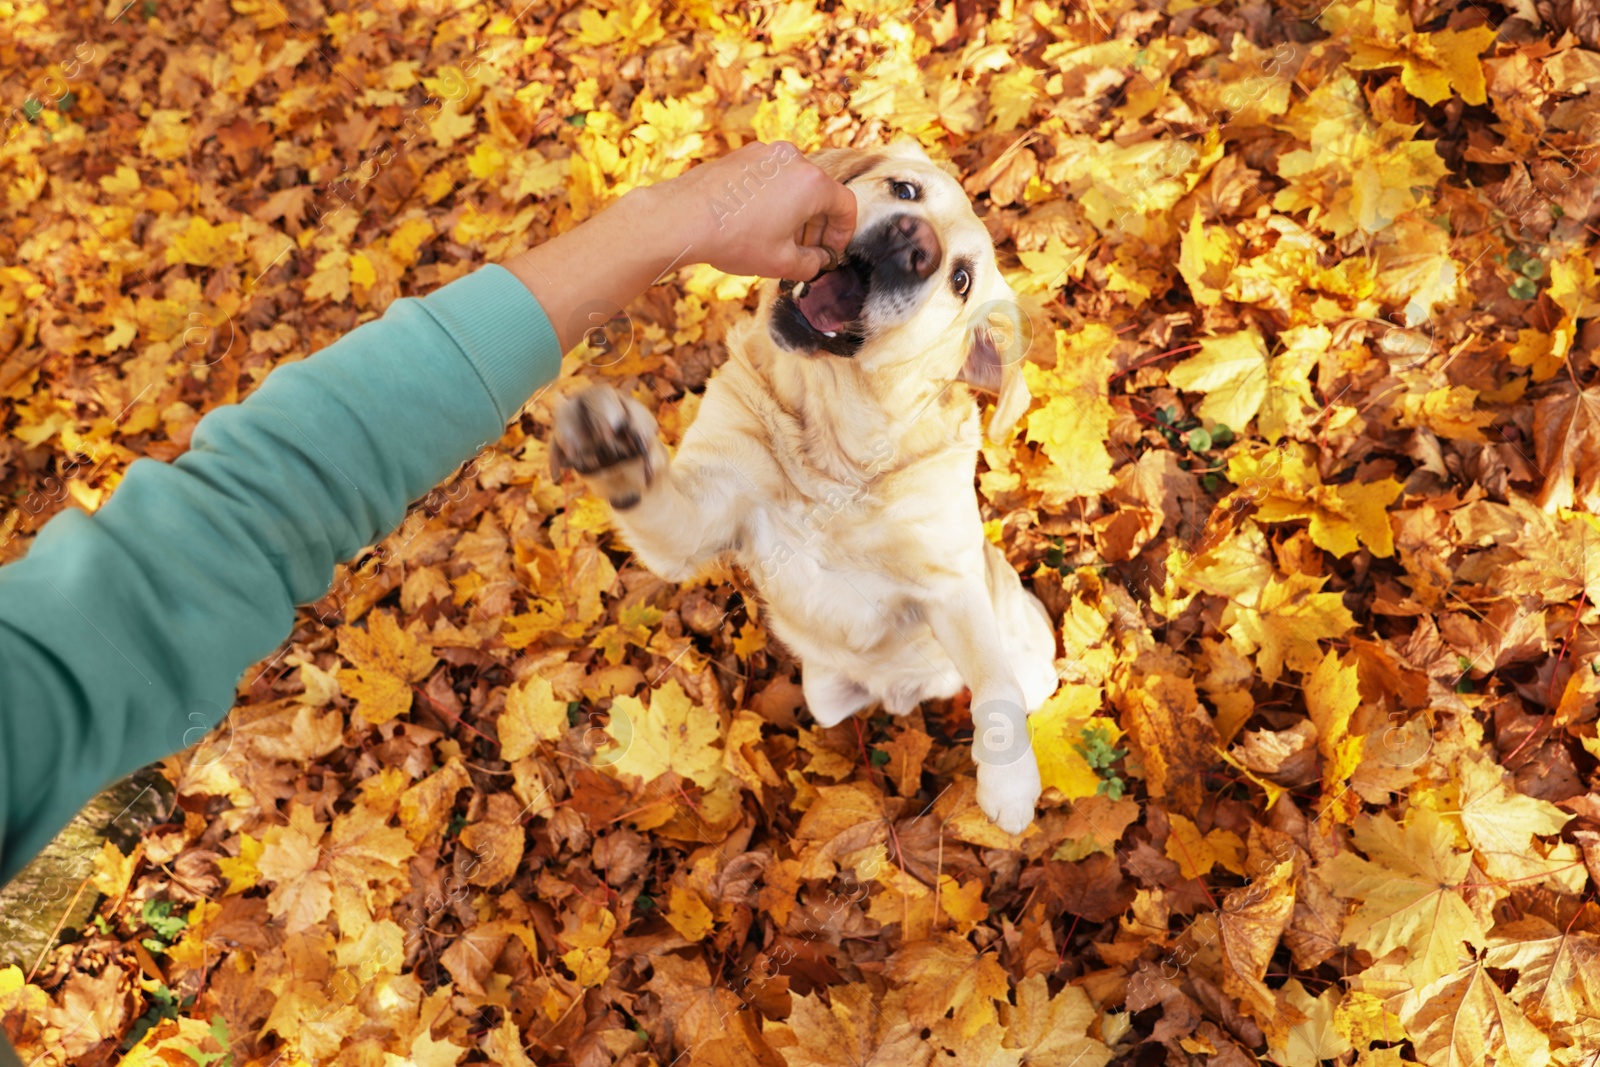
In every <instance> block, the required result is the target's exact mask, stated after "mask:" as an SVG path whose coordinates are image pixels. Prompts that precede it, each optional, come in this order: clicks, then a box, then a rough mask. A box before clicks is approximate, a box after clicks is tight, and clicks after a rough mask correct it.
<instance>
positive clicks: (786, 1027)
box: [765, 985, 938, 1067]
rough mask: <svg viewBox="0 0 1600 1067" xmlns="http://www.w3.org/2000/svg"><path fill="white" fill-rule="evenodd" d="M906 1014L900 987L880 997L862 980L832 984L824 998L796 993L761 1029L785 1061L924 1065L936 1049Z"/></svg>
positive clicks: (805, 1065) (812, 1065) (793, 1066)
mask: <svg viewBox="0 0 1600 1067" xmlns="http://www.w3.org/2000/svg"><path fill="white" fill-rule="evenodd" d="M909 1015H910V1013H909V1010H908V1005H907V997H906V994H904V993H903V992H901V991H898V990H896V991H894V992H891V993H890V994H889V995H888V996H886V997H884V998H882V1001H881V1002H880V1001H879V999H878V998H877V997H875V996H874V995H873V993H872V991H871V990H870V989H868V988H867V987H866V986H864V985H836V986H833V987H832V988H831V989H830V990H829V994H828V1003H827V1004H824V1003H823V1002H822V999H821V998H820V997H817V996H804V997H796V998H795V1000H794V1011H793V1013H792V1014H791V1015H790V1016H789V1018H788V1019H786V1020H784V1021H783V1022H781V1023H770V1022H769V1023H767V1024H766V1026H765V1031H766V1033H767V1035H768V1036H769V1037H770V1038H771V1039H772V1041H773V1044H774V1046H775V1047H776V1048H777V1049H778V1051H779V1053H780V1054H781V1055H782V1056H783V1060H784V1062H785V1063H786V1064H788V1065H789V1067H838V1065H839V1064H840V1063H841V1062H844V1063H853V1064H856V1065H857V1067H927V1064H929V1063H932V1062H933V1057H934V1055H935V1053H936V1052H937V1051H938V1050H937V1049H935V1048H934V1046H933V1045H931V1044H929V1043H928V1042H927V1041H925V1040H923V1038H922V1037H921V1029H922V1027H921V1026H920V1025H918V1024H915V1023H913V1022H912V1021H911V1019H910V1017H909Z"/></svg>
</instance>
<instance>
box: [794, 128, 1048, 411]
mask: <svg viewBox="0 0 1600 1067" xmlns="http://www.w3.org/2000/svg"><path fill="white" fill-rule="evenodd" d="M811 159H812V162H814V163H816V164H817V165H818V166H820V167H821V168H822V169H823V170H824V171H826V172H827V173H828V174H829V175H830V176H831V177H833V178H834V179H835V180H837V181H840V182H842V183H844V184H845V185H846V186H847V187H848V188H849V189H850V190H851V191H852V192H853V193H855V196H856V203H857V213H856V220H857V221H856V232H855V236H854V237H853V238H852V239H851V241H850V245H849V247H848V249H847V250H846V254H845V258H844V261H843V263H842V264H841V265H840V267H839V268H838V269H837V270H834V271H832V272H829V273H827V274H824V275H822V276H821V277H820V278H818V279H816V280H815V281H813V282H811V283H809V284H804V285H800V286H796V284H795V283H793V282H789V281H784V282H780V283H778V284H777V285H776V286H775V287H773V288H772V289H771V290H770V291H769V298H770V303H769V305H768V311H769V316H768V328H769V330H770V331H771V334H772V338H773V340H774V341H775V342H776V343H777V344H778V345H779V346H781V347H782V348H785V349H787V350H789V351H792V352H797V353H800V354H802V355H804V356H815V357H823V358H826V357H837V358H845V359H853V360H855V361H857V362H858V363H859V364H860V365H861V367H862V369H863V370H866V371H868V372H870V373H878V372H887V373H900V372H903V373H907V374H919V375H923V376H924V377H926V378H928V379H929V380H931V381H935V382H948V381H951V380H959V381H964V382H966V383H968V384H969V385H972V386H973V387H975V388H978V389H983V390H986V391H988V392H992V393H995V394H997V397H998V399H997V400H996V404H995V411H994V414H993V416H992V417H991V419H990V422H989V436H990V437H991V438H992V439H996V440H998V439H999V438H1001V437H1003V436H1004V435H1005V433H1006V431H1008V430H1009V429H1010V427H1011V426H1012V424H1013V423H1015V422H1016V420H1017V419H1018V418H1020V417H1021V416H1022V413H1023V411H1025V410H1026V409H1027V406H1028V400H1029V394H1028V388H1027V385H1026V384H1025V383H1024V382H1023V377H1022V366H1021V362H1022V357H1023V355H1024V354H1025V353H1026V350H1027V338H1028V336H1029V335H1028V332H1027V330H1026V329H1025V327H1026V322H1025V321H1024V319H1023V314H1022V309H1021V307H1020V305H1019V304H1018V303H1017V296H1016V293H1015V292H1014V291H1013V290H1012V288H1011V286H1010V285H1008V284H1007V283H1006V280H1005V279H1004V278H1003V277H1001V275H1000V270H999V267H998V265H997V264H996V262H995V255H994V244H993V242H992V241H991V240H990V239H989V232H988V231H987V230H986V229H984V226H983V223H982V222H980V221H979V220H978V217H977V215H976V214H974V213H973V210H972V202H971V201H970V200H969V199H968V198H967V194H966V192H965V190H963V189H962V188H961V185H960V184H959V183H958V182H957V181H956V180H955V179H954V178H952V177H950V175H948V174H946V173H945V172H944V171H943V170H941V169H940V168H939V167H937V166H936V165H935V164H934V163H933V162H932V161H931V160H930V159H929V158H928V156H927V155H926V154H925V153H924V152H923V151H922V149H921V148H920V147H919V146H917V145H916V144H914V143H908V144H897V145H894V146H891V147H889V148H886V149H883V150H882V151H878V152H863V151H860V150H857V149H852V148H836V149H829V150H827V151H824V152H820V153H818V154H816V155H814V156H812V157H811ZM797 290H798V294H797Z"/></svg>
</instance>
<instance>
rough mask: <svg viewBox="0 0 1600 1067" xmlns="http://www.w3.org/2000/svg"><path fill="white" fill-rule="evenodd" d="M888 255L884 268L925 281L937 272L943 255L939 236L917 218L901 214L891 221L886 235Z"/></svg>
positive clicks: (927, 224) (928, 225)
mask: <svg viewBox="0 0 1600 1067" xmlns="http://www.w3.org/2000/svg"><path fill="white" fill-rule="evenodd" d="M887 252H888V256H887V257H886V260H885V265H887V266H889V267H892V268H898V269H899V270H901V271H904V272H905V273H906V274H910V275H915V276H916V277H918V278H921V279H924V280H926V279H927V278H928V277H929V276H931V275H932V274H933V272H934V271H936V270H938V269H939V260H940V258H941V257H942V256H943V255H944V249H943V248H941V247H940V245H939V235H938V234H937V233H935V232H934V229H933V227H932V226H931V225H930V224H929V223H928V222H926V221H925V220H923V219H921V218H918V217H917V216H916V215H901V216H900V217H898V218H896V219H895V220H894V222H893V223H892V224H891V227H890V230H889V233H888V248H887Z"/></svg>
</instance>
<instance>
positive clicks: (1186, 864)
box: [1166, 814, 1244, 878]
mask: <svg viewBox="0 0 1600 1067" xmlns="http://www.w3.org/2000/svg"><path fill="white" fill-rule="evenodd" d="M1167 820H1168V822H1170V823H1171V826H1172V832H1171V833H1170V834H1168V835H1167V844H1166V853H1167V858H1168V859H1170V860H1172V861H1173V862H1174V863H1176V864H1177V865H1178V873H1179V874H1180V875H1181V876H1182V877H1184V878H1199V877H1201V876H1203V875H1205V874H1207V873H1209V872H1210V870H1211V868H1212V867H1215V866H1216V865H1217V864H1219V863H1220V864H1222V866H1223V867H1225V868H1226V869H1228V870H1230V871H1233V872H1234V873H1235V874H1243V873H1244V842H1243V841H1242V840H1240V838H1239V835H1238V834H1236V833H1234V832H1233V831H1232V830H1224V829H1222V828H1221V827H1220V826H1218V827H1212V829H1211V830H1210V832H1208V833H1206V834H1204V835H1202V834H1201V833H1200V828H1199V827H1198V826H1196V825H1195V824H1194V823H1193V822H1192V821H1191V820H1189V819H1186V818H1184V817H1183V816H1182V815H1178V814H1169V815H1168V816H1167Z"/></svg>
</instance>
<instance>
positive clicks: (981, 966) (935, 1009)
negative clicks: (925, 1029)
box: [886, 934, 1008, 1037]
mask: <svg viewBox="0 0 1600 1067" xmlns="http://www.w3.org/2000/svg"><path fill="white" fill-rule="evenodd" d="M886 973H887V974H888V975H889V977H890V978H892V979H893V980H894V981H895V982H897V983H899V984H901V985H903V986H905V987H906V1000H905V1006H906V1013H907V1016H908V1018H909V1019H910V1020H911V1022H913V1023H915V1024H917V1025H919V1026H931V1025H933V1023H934V1022H935V1021H937V1020H939V1019H942V1018H944V1017H945V1015H947V1014H949V1013H950V1012H952V1011H953V1012H954V1013H955V1015H954V1018H955V1023H956V1027H957V1029H958V1030H959V1032H960V1033H961V1034H962V1035H963V1036H967V1037H970V1036H971V1035H973V1034H974V1033H976V1032H977V1031H978V1030H980V1029H982V1028H983V1027H984V1026H986V1025H988V1024H990V1023H995V1022H998V1021H999V1015H998V1014H997V1012H996V1010H995V1002H996V1001H1004V1000H1006V999H1007V990H1008V983H1007V981H1006V975H1005V971H1004V970H1002V969H1001V967H1000V964H999V962H998V961H996V960H995V959H994V958H993V957H992V956H988V955H982V954H979V953H978V951H977V950H976V949H974V948H973V947H972V945H971V944H970V943H969V942H968V941H967V940H966V939H965V938H962V937H960V936H958V935H956V934H942V935H940V936H938V937H935V938H931V939H929V940H926V941H918V942H914V943H912V944H909V945H906V946H905V947H904V948H902V949H900V950H899V951H898V952H896V953H895V954H894V955H893V956H891V957H890V958H889V964H888V967H887V969H886Z"/></svg>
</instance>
